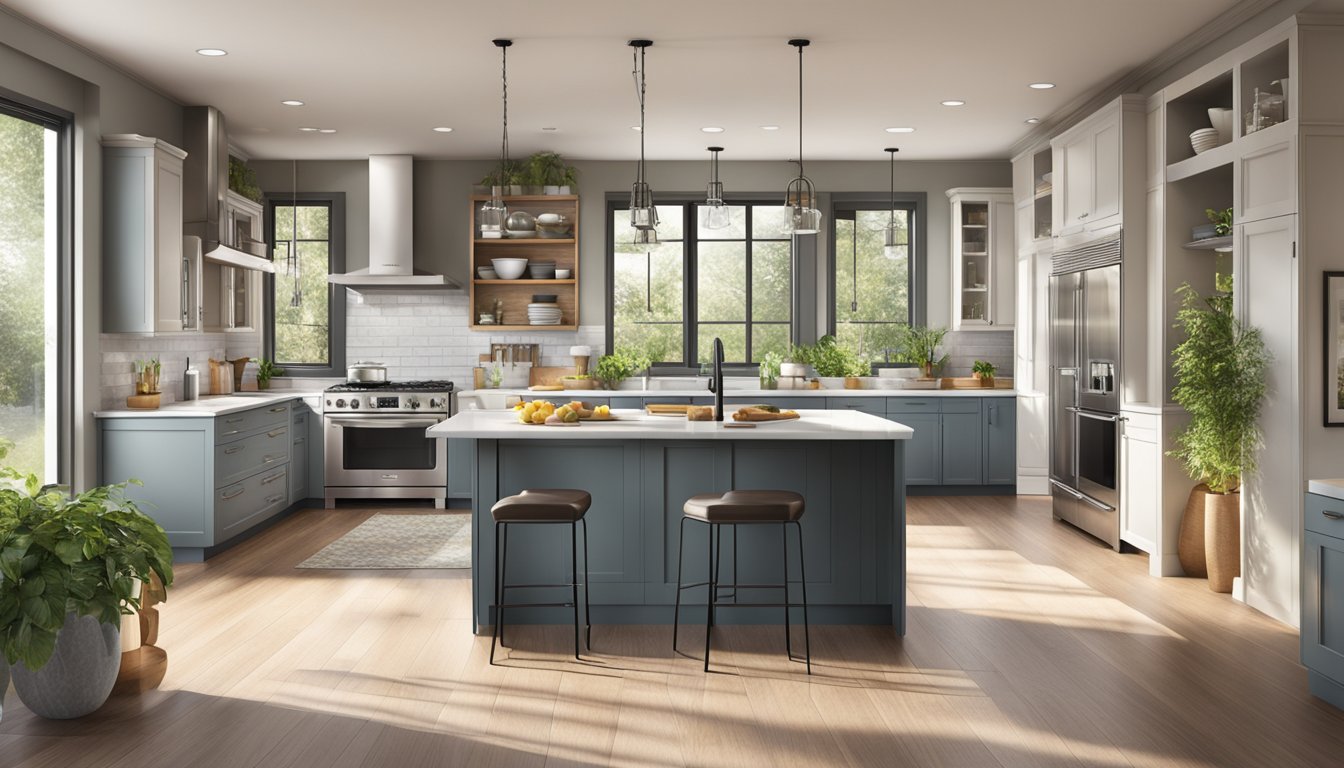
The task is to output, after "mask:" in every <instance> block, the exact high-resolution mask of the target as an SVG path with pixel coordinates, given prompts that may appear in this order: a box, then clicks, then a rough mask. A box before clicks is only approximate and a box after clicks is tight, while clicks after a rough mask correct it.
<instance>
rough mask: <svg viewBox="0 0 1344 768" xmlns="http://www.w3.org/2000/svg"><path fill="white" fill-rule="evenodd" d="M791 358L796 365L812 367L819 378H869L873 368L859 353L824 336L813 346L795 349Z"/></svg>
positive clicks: (791, 353)
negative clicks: (801, 364) (802, 364)
mask: <svg viewBox="0 0 1344 768" xmlns="http://www.w3.org/2000/svg"><path fill="white" fill-rule="evenodd" d="M790 357H792V358H793V361H794V362H795V363H804V364H806V365H810V366H812V369H813V370H815V371H816V372H817V375H818V376H824V377H827V378H831V377H836V378H838V377H841V376H867V375H869V374H870V373H871V372H872V367H871V366H870V365H869V363H868V361H867V360H864V359H863V358H862V357H860V356H859V354H858V353H857V352H855V351H854V350H852V349H849V348H848V347H845V346H842V345H841V344H840V343H839V342H837V341H836V339H835V337H834V336H829V335H828V336H822V337H821V338H820V339H817V343H816V344H813V345H812V346H807V345H801V346H796V347H793V349H792V351H791V352H790Z"/></svg>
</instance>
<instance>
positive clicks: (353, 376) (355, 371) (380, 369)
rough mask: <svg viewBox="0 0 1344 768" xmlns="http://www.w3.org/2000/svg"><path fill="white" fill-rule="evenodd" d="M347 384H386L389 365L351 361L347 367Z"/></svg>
mask: <svg viewBox="0 0 1344 768" xmlns="http://www.w3.org/2000/svg"><path fill="white" fill-rule="evenodd" d="M345 381H346V383H347V384H386V383H387V366H385V365H383V364H382V363H351V364H350V365H348V366H346V368H345Z"/></svg>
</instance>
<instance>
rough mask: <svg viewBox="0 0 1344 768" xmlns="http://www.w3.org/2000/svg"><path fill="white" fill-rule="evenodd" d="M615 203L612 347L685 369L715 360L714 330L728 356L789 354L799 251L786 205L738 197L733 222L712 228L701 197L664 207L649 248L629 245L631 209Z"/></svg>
mask: <svg viewBox="0 0 1344 768" xmlns="http://www.w3.org/2000/svg"><path fill="white" fill-rule="evenodd" d="M609 210H610V225H611V233H612V237H611V241H610V242H611V249H610V251H611V262H610V264H611V268H610V269H609V270H608V273H609V274H610V276H611V278H610V279H611V281H612V283H611V290H610V291H609V296H610V302H611V305H610V307H609V312H608V338H609V341H608V346H609V347H610V348H611V349H613V350H623V351H633V352H637V353H641V354H645V355H648V357H649V358H650V359H651V360H653V361H654V362H655V363H659V364H663V365H670V366H683V367H687V366H691V367H693V366H696V365H698V364H700V363H707V362H709V361H710V356H711V355H712V349H713V341H714V339H715V337H718V338H720V339H722V340H723V346H724V356H725V358H726V359H727V361H728V362H736V363H755V362H759V361H760V359H761V357H762V356H763V355H765V354H766V353H767V352H772V351H773V352H779V353H781V354H786V353H787V352H788V349H789V342H790V338H789V336H790V327H791V323H792V319H793V306H792V295H793V253H792V247H791V245H792V243H791V238H790V236H789V235H788V234H787V233H786V232H785V230H784V226H785V221H786V219H785V213H784V207H783V206H781V205H778V204H764V203H753V202H739V203H732V204H730V205H729V206H728V210H729V226H727V227H726V228H724V229H719V230H711V229H706V228H704V227H703V226H701V224H700V206H699V205H698V204H697V203H694V202H684V203H679V204H671V205H660V206H658V218H659V221H660V224H659V227H658V238H659V241H660V242H659V244H658V245H657V246H654V247H653V248H644V247H636V246H634V245H633V243H632V239H633V230H632V229H631V228H630V224H629V222H630V218H629V217H630V213H629V209H628V208H625V207H622V205H621V203H618V202H612V203H611V204H610V205H609Z"/></svg>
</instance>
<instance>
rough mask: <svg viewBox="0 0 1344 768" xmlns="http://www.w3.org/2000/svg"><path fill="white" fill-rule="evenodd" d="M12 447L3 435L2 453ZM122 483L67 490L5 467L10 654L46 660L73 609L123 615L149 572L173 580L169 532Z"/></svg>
mask: <svg viewBox="0 0 1344 768" xmlns="http://www.w3.org/2000/svg"><path fill="white" fill-rule="evenodd" d="M12 447H13V443H11V442H9V441H8V440H0V459H3V458H4V457H5V455H6V454H8V452H9V449H10V448H12ZM125 489H126V484H125V483H117V484H113V485H105V486H101V487H98V488H92V489H90V490H87V491H85V492H83V493H79V494H74V495H71V494H70V493H69V491H68V490H66V489H65V488H62V487H60V486H54V485H43V484H42V482H41V481H40V480H39V479H38V478H37V476H36V475H31V474H23V473H20V472H18V471H17V470H15V469H12V468H9V467H4V468H0V649H3V651H4V655H5V658H6V660H8V661H9V663H10V664H15V663H18V662H23V664H24V665H25V666H26V667H28V668H29V669H32V670H37V669H40V668H41V667H42V666H43V665H45V664H46V663H47V661H48V660H49V659H50V658H51V654H52V652H53V651H54V650H55V647H56V633H57V632H59V631H60V629H61V627H62V626H64V624H65V616H66V614H67V613H74V614H75V615H77V616H86V615H87V616H93V617H95V618H97V619H98V620H99V621H100V622H102V623H104V624H118V625H119V624H120V622H121V616H122V614H128V615H129V614H131V613H134V612H135V610H137V609H138V608H139V607H140V585H141V583H142V582H146V581H149V579H150V577H151V574H154V575H157V576H158V577H159V579H160V580H161V581H162V582H163V585H164V587H165V588H166V587H168V586H171V585H172V583H173V565H172V563H173V550H172V548H171V547H170V546H169V544H168V535H167V534H166V533H164V531H163V528H161V527H160V526H159V524H158V523H156V522H154V520H153V519H152V518H150V517H149V516H148V515H146V514H144V513H143V512H141V511H140V509H139V508H138V507H136V505H135V503H134V502H133V501H131V500H130V499H127V498H126V495H125Z"/></svg>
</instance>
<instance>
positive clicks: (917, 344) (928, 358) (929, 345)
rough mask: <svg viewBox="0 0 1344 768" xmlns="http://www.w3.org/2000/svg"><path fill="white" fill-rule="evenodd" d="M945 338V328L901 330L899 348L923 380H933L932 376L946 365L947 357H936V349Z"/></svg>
mask: <svg viewBox="0 0 1344 768" xmlns="http://www.w3.org/2000/svg"><path fill="white" fill-rule="evenodd" d="M946 337H947V329H946V328H926V327H924V326H922V325H908V326H906V327H904V328H902V329H901V337H900V339H901V348H902V350H903V351H904V354H905V356H906V359H908V360H909V361H910V362H912V363H915V364H916V365H918V366H919V371H920V374H921V375H922V376H923V377H924V378H926V379H932V378H934V374H935V373H937V372H939V371H941V370H942V367H943V366H944V365H946V364H947V355H943V356H942V357H939V356H938V347H939V346H941V345H942V343H943V339H944V338H946Z"/></svg>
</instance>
